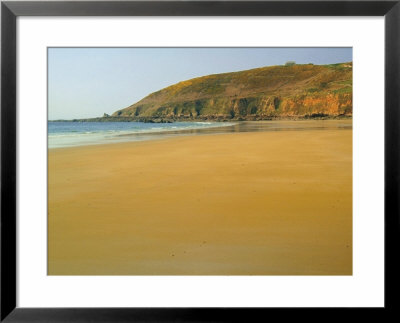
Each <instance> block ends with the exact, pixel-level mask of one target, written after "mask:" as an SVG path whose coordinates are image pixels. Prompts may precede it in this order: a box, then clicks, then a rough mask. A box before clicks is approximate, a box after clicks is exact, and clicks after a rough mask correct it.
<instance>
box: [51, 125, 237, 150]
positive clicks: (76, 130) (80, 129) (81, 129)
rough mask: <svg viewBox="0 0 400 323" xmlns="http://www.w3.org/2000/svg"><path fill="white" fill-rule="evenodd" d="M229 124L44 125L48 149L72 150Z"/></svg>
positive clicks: (148, 138)
mask: <svg viewBox="0 0 400 323" xmlns="http://www.w3.org/2000/svg"><path fill="white" fill-rule="evenodd" d="M232 125H234V123H231V122H223V123H221V122H174V123H160V124H157V125H155V124H154V123H143V122H52V121H49V122H48V147H49V148H60V147H73V146H84V145H95V144H105V143H112V142H123V141H143V140H150V139H156V138H160V137H166V136H171V135H179V132H181V131H184V130H186V131H188V130H197V129H206V128H215V127H226V126H232Z"/></svg>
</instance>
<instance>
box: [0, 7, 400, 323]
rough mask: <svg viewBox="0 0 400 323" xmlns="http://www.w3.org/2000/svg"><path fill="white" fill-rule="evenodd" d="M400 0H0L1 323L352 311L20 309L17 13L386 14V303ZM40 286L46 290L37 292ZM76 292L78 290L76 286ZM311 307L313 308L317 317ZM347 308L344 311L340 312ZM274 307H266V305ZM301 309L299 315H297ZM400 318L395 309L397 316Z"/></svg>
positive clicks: (394, 264)
mask: <svg viewBox="0 0 400 323" xmlns="http://www.w3.org/2000/svg"><path fill="white" fill-rule="evenodd" d="M399 2H400V0H395V1H86V2H85V1H70V2H68V1H66V2H64V1H63V2H59V1H46V2H36V1H33V2H32V1H29V2H24V1H3V2H2V3H1V281H0V283H1V294H0V296H1V303H0V310H1V311H0V313H1V315H0V320H1V322H3V321H4V322H92V321H96V322H97V321H98V322H132V321H133V322H136V321H140V322H142V321H146V322H150V321H152V322H161V321H168V322H169V321H174V322H182V321H184V322H186V321H196V322H204V321H213V322H217V321H241V322H247V321H253V320H257V321H258V320H259V319H256V317H264V319H268V316H267V315H269V314H270V312H275V314H279V315H280V319H282V318H284V317H285V315H287V313H290V315H296V317H299V318H300V316H304V317H307V319H312V317H317V316H318V315H320V314H321V313H322V314H325V315H326V314H328V315H329V316H333V317H334V318H337V319H343V316H342V315H343V313H342V311H343V310H345V311H346V312H345V313H347V314H346V315H348V314H350V312H349V311H351V310H358V311H357V313H360V311H359V310H361V309H351V310H350V309H316V308H307V309H304V308H303V309H300V308H298V309H296V308H283V309H282V308H281V309H278V308H274V309H273V308H257V309H256V308H246V309H245V308H19V307H16V299H17V286H16V270H17V264H16V238H17V237H16V189H17V187H16V185H17V181H16V162H17V156H16V135H17V129H16V36H17V33H16V19H17V17H19V16H384V18H385V156H384V158H385V306H384V308H375V309H364V310H363V312H362V313H364V314H365V315H367V316H368V317H370V318H371V317H372V318H373V317H374V316H375V317H376V318H379V319H382V315H387V314H391V315H392V314H394V312H395V311H397V307H398V305H399V303H398V300H399V299H398V296H397V294H398V290H399V287H400V286H399V273H400V270H399V265H398V258H399V257H398V255H399V254H400V253H399V251H400V250H399V246H400V240H399V236H400V235H399V232H400V216H399V206H400V203H399V177H400V150H399V139H400V133H399V128H400V122H399V121H400V113H399V110H400V64H399V63H400V3H399ZM38 292H40V291H38ZM77 292H78V291H77ZM310 310H313V311H314V313H313V314H314V315H315V314H316V313H315V311H317V313H319V314H317V315H316V316H311V317H310V315H312V314H311V313H309V311H310ZM337 310H342V311H337ZM266 311H268V313H267V312H266ZM298 315H299V316H298ZM395 317H396V316H395Z"/></svg>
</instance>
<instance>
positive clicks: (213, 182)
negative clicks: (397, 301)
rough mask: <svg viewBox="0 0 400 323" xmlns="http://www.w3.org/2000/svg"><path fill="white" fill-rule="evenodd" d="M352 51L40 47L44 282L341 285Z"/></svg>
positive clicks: (347, 236)
mask: <svg viewBox="0 0 400 323" xmlns="http://www.w3.org/2000/svg"><path fill="white" fill-rule="evenodd" d="M352 117H353V49H352V47H48V48H47V148H48V149H47V184H48V187H47V212H48V214H47V275H54V276H68V275H102V276H107V275H121V276H125V275H128V276H129V275H160V276H164V275H177V276H178V275H181V276H185V275H275V276H276V275H303V276H304V275H307V276H316V275H340V276H344V275H345V276H351V275H352V274H353V122H352Z"/></svg>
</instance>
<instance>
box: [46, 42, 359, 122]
mask: <svg viewBox="0 0 400 323" xmlns="http://www.w3.org/2000/svg"><path fill="white" fill-rule="evenodd" d="M287 61H295V62H296V63H298V64H307V63H313V64H331V63H341V62H349V61H352V49H351V48H49V49H48V91H49V93H48V110H49V111H48V112H49V120H55V119H74V118H90V117H99V116H102V115H103V113H108V114H111V113H113V112H114V111H116V110H118V109H121V108H125V107H127V106H129V105H131V104H133V103H135V102H137V101H139V100H140V99H142V98H144V97H145V96H147V95H148V94H150V93H152V92H154V91H158V90H160V89H162V88H164V87H166V86H169V85H172V84H174V83H177V82H180V81H184V80H188V79H191V78H194V77H198V76H203V75H208V74H215V73H225V72H233V71H240V70H246V69H251V68H256V67H262V66H270V65H281V64H285V62H287Z"/></svg>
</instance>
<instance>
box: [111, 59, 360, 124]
mask: <svg viewBox="0 0 400 323" xmlns="http://www.w3.org/2000/svg"><path fill="white" fill-rule="evenodd" d="M352 85H353V83H352V63H351V62H350V63H341V64H331V65H313V64H306V65H291V66H269V67H262V68H256V69H251V70H246V71H240V72H232V73H224V74H214V75H208V76H203V77H198V78H194V79H191V80H187V81H183V82H180V83H177V84H174V85H171V86H169V87H166V88H164V89H162V90H160V91H157V92H154V93H152V94H150V95H148V96H147V97H145V98H144V99H142V100H140V101H139V102H137V103H135V104H133V105H131V106H129V107H127V108H125V109H121V110H118V111H116V112H115V113H113V115H112V116H111V117H112V118H116V117H118V118H121V117H126V118H127V119H131V120H132V119H134V120H151V119H157V118H166V119H172V120H180V119H203V120H205V119H230V120H262V119H270V118H285V117H318V116H322V117H324V116H327V117H337V116H351V115H352V88H353V86H352Z"/></svg>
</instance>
